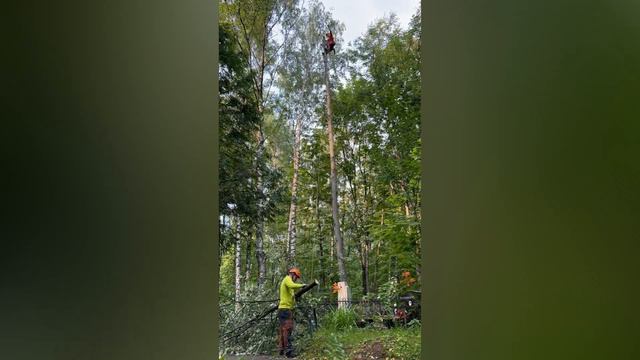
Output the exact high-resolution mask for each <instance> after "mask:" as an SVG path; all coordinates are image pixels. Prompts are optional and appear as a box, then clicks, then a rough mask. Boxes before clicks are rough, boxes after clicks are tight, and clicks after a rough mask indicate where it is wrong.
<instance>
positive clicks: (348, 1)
mask: <svg viewBox="0 0 640 360" xmlns="http://www.w3.org/2000/svg"><path fill="white" fill-rule="evenodd" d="M322 3H323V4H324V7H325V8H326V9H327V10H331V12H332V13H333V16H334V17H335V18H336V19H337V20H339V21H340V22H342V23H343V24H344V25H345V27H346V29H345V32H344V35H343V36H344V39H336V40H338V41H340V40H342V41H344V45H346V44H347V43H348V42H350V41H353V40H355V38H357V37H358V36H360V35H362V34H363V33H364V32H365V31H366V30H367V26H368V25H370V24H371V23H372V22H373V21H375V20H376V19H379V18H381V17H383V16H385V15H388V14H389V13H391V12H393V13H395V14H396V15H397V16H398V19H399V20H400V25H401V26H402V27H403V28H405V29H406V28H407V25H408V24H409V20H411V16H412V15H413V14H414V13H415V12H416V9H417V8H418V7H419V6H420V0H322Z"/></svg>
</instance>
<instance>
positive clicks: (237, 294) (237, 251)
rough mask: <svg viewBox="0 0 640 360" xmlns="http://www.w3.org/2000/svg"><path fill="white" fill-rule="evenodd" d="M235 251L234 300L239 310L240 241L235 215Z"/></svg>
mask: <svg viewBox="0 0 640 360" xmlns="http://www.w3.org/2000/svg"><path fill="white" fill-rule="evenodd" d="M235 235H236V236H235V237H236V253H235V260H236V279H235V280H236V281H235V287H236V296H235V301H236V311H240V278H241V275H240V267H241V261H240V255H241V254H240V250H241V243H240V219H239V218H238V217H236V234H235Z"/></svg>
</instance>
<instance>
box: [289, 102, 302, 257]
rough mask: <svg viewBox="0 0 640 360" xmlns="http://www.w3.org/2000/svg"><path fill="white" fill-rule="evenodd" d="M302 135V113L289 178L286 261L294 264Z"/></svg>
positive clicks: (298, 122)
mask: <svg viewBox="0 0 640 360" xmlns="http://www.w3.org/2000/svg"><path fill="white" fill-rule="evenodd" d="M301 136H302V115H300V114H299V115H298V117H297V118H296V130H295V141H294V145H293V179H292V180H291V206H290V208H289V231H288V237H289V238H288V254H287V258H288V262H289V265H290V266H292V265H295V258H296V215H297V207H298V197H297V190H298V172H299V170H300V138H301Z"/></svg>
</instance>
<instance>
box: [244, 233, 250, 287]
mask: <svg viewBox="0 0 640 360" xmlns="http://www.w3.org/2000/svg"><path fill="white" fill-rule="evenodd" d="M245 254H246V258H245V263H244V283H245V284H248V283H249V278H250V277H251V235H249V236H247V251H246V252H245Z"/></svg>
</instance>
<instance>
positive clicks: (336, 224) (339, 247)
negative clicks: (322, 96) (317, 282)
mask: <svg viewBox="0 0 640 360" xmlns="http://www.w3.org/2000/svg"><path fill="white" fill-rule="evenodd" d="M323 57H324V80H325V85H326V90H327V94H326V96H327V135H328V137H329V161H330V162H331V210H332V214H333V234H334V237H335V240H336V255H337V257H338V259H337V260H338V274H339V276H340V281H342V282H344V283H345V285H347V269H346V267H345V265H344V243H343V240H342V234H341V232H340V214H339V212H338V211H339V210H338V178H337V171H336V159H335V154H334V139H333V123H332V118H333V113H332V110H331V87H330V84H329V67H328V65H327V57H328V54H324V56H323ZM348 300H351V299H348Z"/></svg>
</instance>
